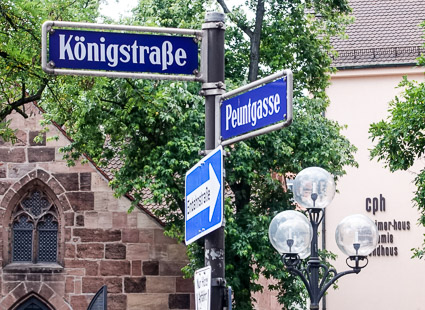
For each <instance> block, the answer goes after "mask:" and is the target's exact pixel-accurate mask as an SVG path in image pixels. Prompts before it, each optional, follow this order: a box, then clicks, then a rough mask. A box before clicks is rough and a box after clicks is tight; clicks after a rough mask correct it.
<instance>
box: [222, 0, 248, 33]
mask: <svg viewBox="0 0 425 310" xmlns="http://www.w3.org/2000/svg"><path fill="white" fill-rule="evenodd" d="M217 2H218V4H220V6H221V7H222V9H223V11H224V13H226V14H227V15H228V16H229V17H230V20H231V21H232V22H234V23H235V24H236V26H238V27H239V29H241V30H242V31H243V32H245V34H246V35H247V36H248V37H249V38H250V39H251V38H252V36H253V34H254V33H253V32H252V30H251V29H250V28H249V27H248V26H247V25H245V24H244V23H243V22H242V21H241V20H240V19H238V18H236V16H235V15H234V14H233V13H232V11H230V10H229V8H228V7H227V5H226V3H225V2H224V0H217Z"/></svg>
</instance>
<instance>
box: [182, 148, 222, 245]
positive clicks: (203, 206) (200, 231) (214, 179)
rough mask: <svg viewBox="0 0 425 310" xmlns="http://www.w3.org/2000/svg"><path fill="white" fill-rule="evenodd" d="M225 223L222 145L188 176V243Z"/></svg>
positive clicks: (186, 238) (186, 204) (186, 189)
mask: <svg viewBox="0 0 425 310" xmlns="http://www.w3.org/2000/svg"><path fill="white" fill-rule="evenodd" d="M222 224H223V148H222V147H221V146H219V147H218V148H216V149H215V150H213V151H212V152H211V153H209V154H208V155H207V156H205V157H204V158H203V159H201V160H200V161H199V162H198V163H197V164H196V165H195V166H193V167H192V169H190V170H189V171H188V172H187V173H186V178H185V242H186V244H190V243H192V242H194V241H195V240H198V239H199V238H201V237H203V236H205V235H207V234H209V233H210V232H212V231H214V230H216V229H217V228H219V227H221V226H222Z"/></svg>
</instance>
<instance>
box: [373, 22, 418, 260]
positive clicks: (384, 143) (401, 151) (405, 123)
mask: <svg viewBox="0 0 425 310" xmlns="http://www.w3.org/2000/svg"><path fill="white" fill-rule="evenodd" d="M423 26H425V23H424V24H423ZM418 61H419V65H422V66H424V65H425V58H424V56H422V57H420V58H419V59H418ZM398 86H399V87H400V88H402V89H403V91H402V93H401V94H400V95H399V96H397V97H395V98H394V100H392V101H391V102H390V104H389V110H388V111H389V116H388V118H387V119H386V120H382V121H380V122H378V123H373V124H371V125H370V128H369V133H370V138H371V139H372V141H375V142H376V146H375V147H374V148H373V149H372V150H371V153H370V154H371V157H372V158H377V159H378V160H379V161H382V162H384V163H385V165H386V167H387V168H388V169H389V170H390V171H392V172H394V171H397V170H407V169H409V168H410V167H412V166H413V164H414V163H415V162H416V161H417V160H418V159H422V158H423V155H424V152H425V83H424V82H416V81H410V80H408V79H407V77H403V80H402V81H401V82H400V84H399V85H398ZM414 183H415V186H416V192H415V197H414V198H413V203H414V206H416V207H417V208H418V210H419V211H420V214H421V216H420V219H419V223H421V224H422V225H424V226H425V169H421V170H420V171H419V173H418V174H417V175H416V177H415V180H414ZM413 250H414V254H413V256H414V257H418V258H423V256H424V254H425V243H424V245H423V247H422V248H417V249H413Z"/></svg>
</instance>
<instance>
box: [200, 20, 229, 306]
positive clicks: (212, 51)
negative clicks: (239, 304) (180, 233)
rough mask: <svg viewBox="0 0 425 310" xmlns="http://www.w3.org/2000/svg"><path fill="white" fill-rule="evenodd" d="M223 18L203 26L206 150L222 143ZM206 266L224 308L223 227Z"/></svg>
mask: <svg viewBox="0 0 425 310" xmlns="http://www.w3.org/2000/svg"><path fill="white" fill-rule="evenodd" d="M224 20H225V15H224V14H223V13H218V12H208V13H207V14H206V16H205V23H204V24H203V25H202V29H203V38H202V44H203V45H202V57H201V59H202V60H201V61H202V64H201V65H202V68H201V69H202V75H203V76H204V77H205V83H204V84H203V85H202V93H203V94H204V96H205V150H206V151H210V150H213V149H215V148H216V147H217V146H218V145H219V138H220V137H219V136H217V135H218V134H217V133H216V128H217V125H218V124H219V120H216V118H217V113H216V107H217V104H216V103H217V100H216V97H218V96H219V95H221V94H223V93H224V30H225V26H224ZM205 265H206V266H211V286H212V287H211V310H223V307H225V305H224V296H225V289H226V287H225V281H224V270H225V264H224V227H221V228H219V229H217V230H215V231H213V232H211V233H210V234H208V235H206V236H205Z"/></svg>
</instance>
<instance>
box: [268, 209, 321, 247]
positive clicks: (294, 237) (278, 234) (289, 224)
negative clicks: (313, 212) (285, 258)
mask: <svg viewBox="0 0 425 310" xmlns="http://www.w3.org/2000/svg"><path fill="white" fill-rule="evenodd" d="M312 236H313V228H312V226H311V223H310V222H309V221H308V219H307V217H306V216H305V215H304V214H302V213H301V212H298V211H293V210H288V211H282V212H280V213H278V214H277V215H276V216H275V217H274V218H273V220H272V221H271V223H270V226H269V239H270V242H271V244H272V245H273V247H274V248H275V249H276V250H277V251H278V252H279V253H280V254H298V253H302V252H303V251H305V250H306V249H307V247H309V246H310V243H311V238H312Z"/></svg>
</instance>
